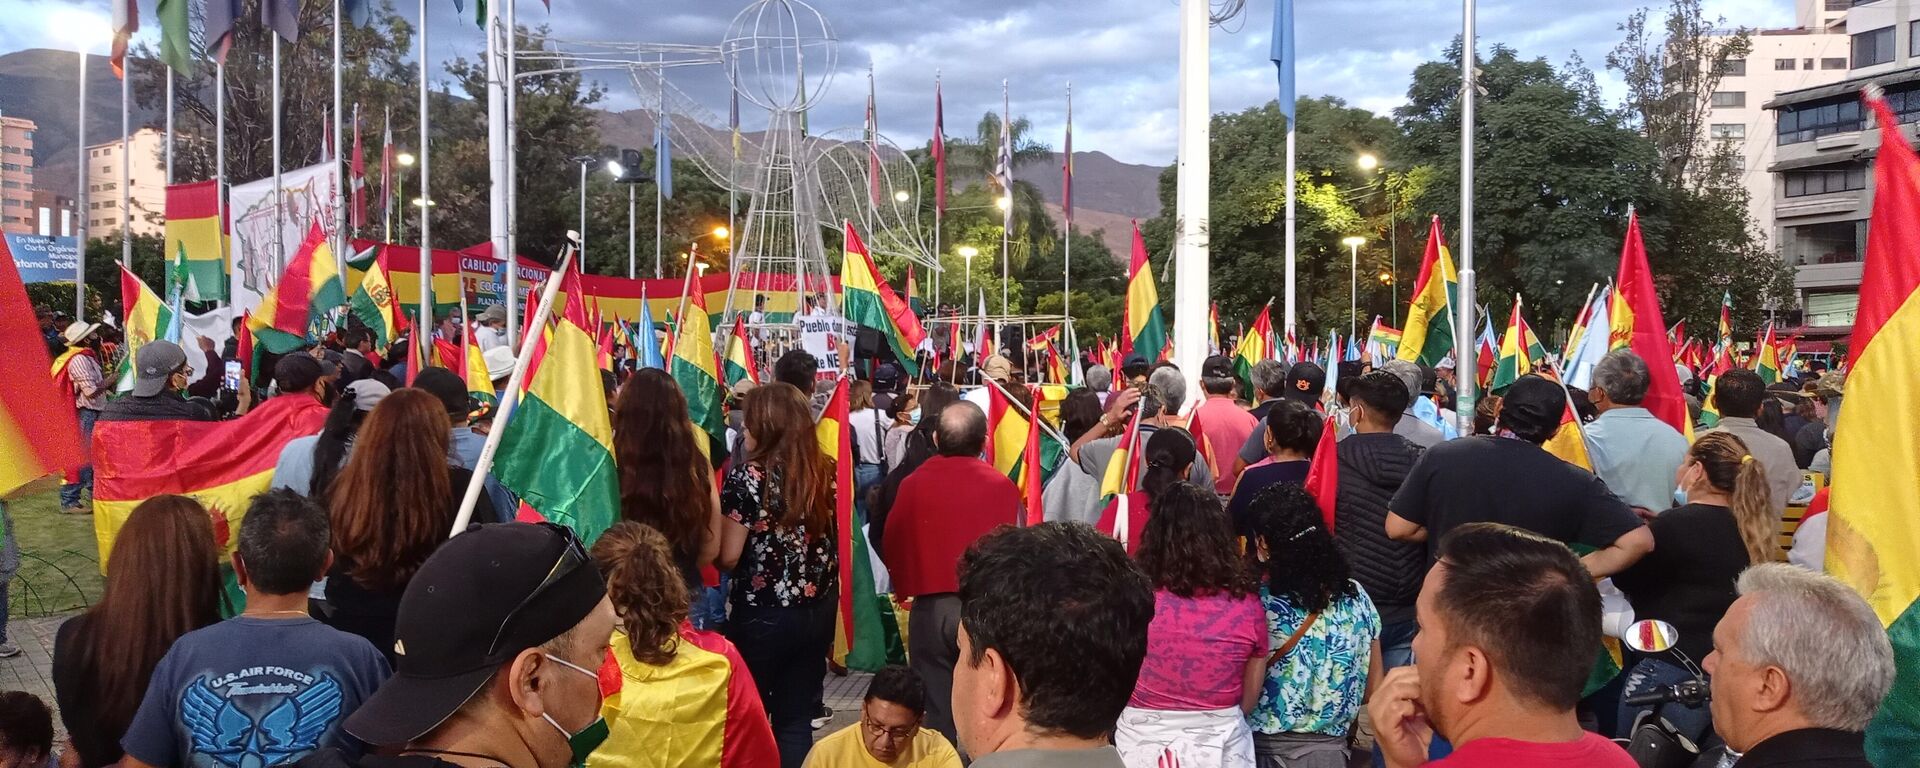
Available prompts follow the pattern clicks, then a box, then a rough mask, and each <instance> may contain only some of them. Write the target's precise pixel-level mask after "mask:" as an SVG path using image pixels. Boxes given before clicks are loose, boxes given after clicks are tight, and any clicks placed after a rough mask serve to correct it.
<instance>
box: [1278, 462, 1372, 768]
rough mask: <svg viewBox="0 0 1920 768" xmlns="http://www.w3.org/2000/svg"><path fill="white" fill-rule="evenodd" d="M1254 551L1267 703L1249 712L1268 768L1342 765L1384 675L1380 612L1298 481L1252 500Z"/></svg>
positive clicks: (1318, 508)
mask: <svg viewBox="0 0 1920 768" xmlns="http://www.w3.org/2000/svg"><path fill="white" fill-rule="evenodd" d="M1251 507H1252V510H1253V515H1254V521H1255V523H1254V529H1255V533H1254V537H1253V542H1252V546H1251V548H1250V549H1249V550H1248V554H1249V555H1250V556H1251V557H1252V558H1253V560H1254V562H1255V563H1256V564H1258V566H1259V567H1260V570H1261V572H1262V574H1263V576H1264V583H1263V584H1262V586H1261V589H1260V600H1261V602H1262V603H1263V604H1264V605H1265V608H1266V621H1267V640H1268V642H1269V643H1270V644H1271V645H1272V647H1273V651H1272V652H1271V653H1270V654H1269V655H1268V657H1267V659H1266V663H1265V665H1264V666H1265V667H1266V679H1265V680H1264V681H1262V683H1261V686H1260V694H1259V701H1258V703H1256V704H1255V705H1254V708H1253V711H1252V712H1251V713H1250V714H1249V715H1248V717H1247V719H1248V722H1249V723H1250V724H1251V725H1252V726H1253V749H1254V754H1255V756H1256V757H1257V758H1258V759H1259V761H1260V765H1262V766H1285V767H1286V768H1344V766H1346V765H1347V731H1348V729H1349V728H1351V727H1352V725H1353V721H1354V718H1356V717H1359V715H1360V707H1361V705H1362V704H1364V703H1365V702H1366V700H1367V694H1368V693H1369V691H1370V690H1371V688H1370V681H1372V680H1377V679H1379V676H1380V672H1381V666H1380V643H1379V639H1380V612H1379V611H1378V610H1376V609H1375V608H1374V607H1373V600H1372V599H1371V598H1369V597H1367V591H1366V590H1365V589H1362V588H1361V586H1360V583H1359V582H1357V581H1354V580H1353V578H1352V569H1351V568H1350V567H1349V566H1348V564H1347V558H1346V556H1345V555H1342V554H1341V553H1340V549H1339V547H1338V546H1336V545H1335V544H1334V542H1333V536H1332V535H1331V531H1328V530H1327V526H1326V523H1325V522H1324V521H1323V519H1322V517H1321V513H1320V507H1319V505H1317V504H1316V503H1314V499H1313V494H1310V493H1308V492H1307V491H1306V489H1304V488H1301V487H1300V486H1297V485H1275V486H1273V487H1271V488H1268V489H1266V490H1264V491H1261V492H1260V493H1259V494H1257V495H1255V496H1254V497H1253V501H1252V503H1251Z"/></svg>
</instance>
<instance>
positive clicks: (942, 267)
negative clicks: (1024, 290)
mask: <svg viewBox="0 0 1920 768" xmlns="http://www.w3.org/2000/svg"><path fill="white" fill-rule="evenodd" d="M933 98H934V101H935V102H936V103H937V102H938V101H939V100H940V70H937V69H936V70H934V71H933ZM935 110H936V113H935V117H934V126H933V127H934V131H933V140H934V141H937V142H940V143H941V145H942V146H940V147H938V149H939V150H940V156H941V157H942V158H944V157H946V156H947V148H946V146H945V144H946V142H947V137H946V136H945V135H943V134H945V133H946V132H947V128H946V126H944V125H941V124H940V123H942V122H944V121H945V115H943V114H939V113H941V112H945V111H946V110H945V108H944V107H943V106H936V107H935ZM943 175H944V172H943ZM940 181H941V179H935V180H934V183H935V184H939V183H940ZM933 200H934V204H933V265H934V270H933V310H932V311H933V316H934V317H939V316H940V273H942V272H945V271H947V268H946V265H947V262H946V260H945V259H944V258H943V254H945V253H946V252H945V251H942V250H941V249H940V225H941V224H942V223H944V221H945V219H946V218H947V211H946V206H944V205H941V202H943V201H944V200H946V190H944V189H935V190H934V191H933ZM960 303H961V304H965V303H967V302H966V300H965V299H964V298H963V299H962V300H961V301H960Z"/></svg>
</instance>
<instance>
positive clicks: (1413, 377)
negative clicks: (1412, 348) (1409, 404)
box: [1380, 360, 1421, 401]
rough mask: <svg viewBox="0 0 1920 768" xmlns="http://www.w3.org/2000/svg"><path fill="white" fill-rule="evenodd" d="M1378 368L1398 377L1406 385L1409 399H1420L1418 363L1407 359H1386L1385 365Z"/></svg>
mask: <svg viewBox="0 0 1920 768" xmlns="http://www.w3.org/2000/svg"><path fill="white" fill-rule="evenodd" d="M1380 370H1383V371H1386V372H1387V373H1391V374H1393V375H1394V377H1395V378H1398V379H1400V381H1401V383H1403V384H1406V385H1407V397H1408V399H1409V400H1410V401H1411V400H1418V399H1420V378H1421V376H1420V366H1419V365H1416V364H1414V363H1412V362H1410V361H1407V360H1388V361H1387V364H1386V365H1383V366H1380Z"/></svg>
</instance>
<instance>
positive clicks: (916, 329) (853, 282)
mask: <svg viewBox="0 0 1920 768" xmlns="http://www.w3.org/2000/svg"><path fill="white" fill-rule="evenodd" d="M842 232H843V233H844V236H845V237H846V255H845V256H844V257H843V258H842V259H841V260H840V290H841V291H843V296H842V298H843V300H844V301H845V302H846V313H847V320H849V321H851V322H854V323H857V324H859V325H863V326H866V327H868V328H872V329H873V330H876V331H879V332H880V335H881V336H882V337H884V338H885V339H886V340H887V346H889V347H892V348H893V355H894V357H896V358H899V360H900V366H901V367H902V368H905V369H906V371H907V375H908V376H914V375H918V374H919V372H920V366H919V364H918V363H917V362H915V360H914V354H913V351H914V350H915V349H917V348H918V347H919V346H920V342H922V341H924V340H926V337H927V332H926V331H925V330H924V329H922V328H921V327H920V318H918V317H915V316H914V314H913V309H912V308H911V307H909V306H907V302H905V301H903V300H901V298H900V295H899V294H897V293H894V292H893V288H891V287H889V286H888V285H887V280H886V278H884V277H881V276H880V271H879V270H878V269H875V268H874V266H873V256H872V254H870V253H868V252H867V245H866V243H862V242H860V236H859V235H858V234H855V233H854V231H853V223H852V222H847V223H846V224H845V225H844V226H843V228H842ZM703 305H704V303H703Z"/></svg>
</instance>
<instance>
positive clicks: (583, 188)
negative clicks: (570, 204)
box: [573, 155, 600, 271]
mask: <svg viewBox="0 0 1920 768" xmlns="http://www.w3.org/2000/svg"><path fill="white" fill-rule="evenodd" d="M573 161H574V162H576V163H579V164H580V253H579V259H580V262H579V263H581V264H585V263H587V168H588V166H591V165H593V164H594V163H598V162H600V158H597V157H594V156H593V155H578V156H576V157H574V158H573ZM581 271H585V269H584V268H583V269H582V270H581Z"/></svg>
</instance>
